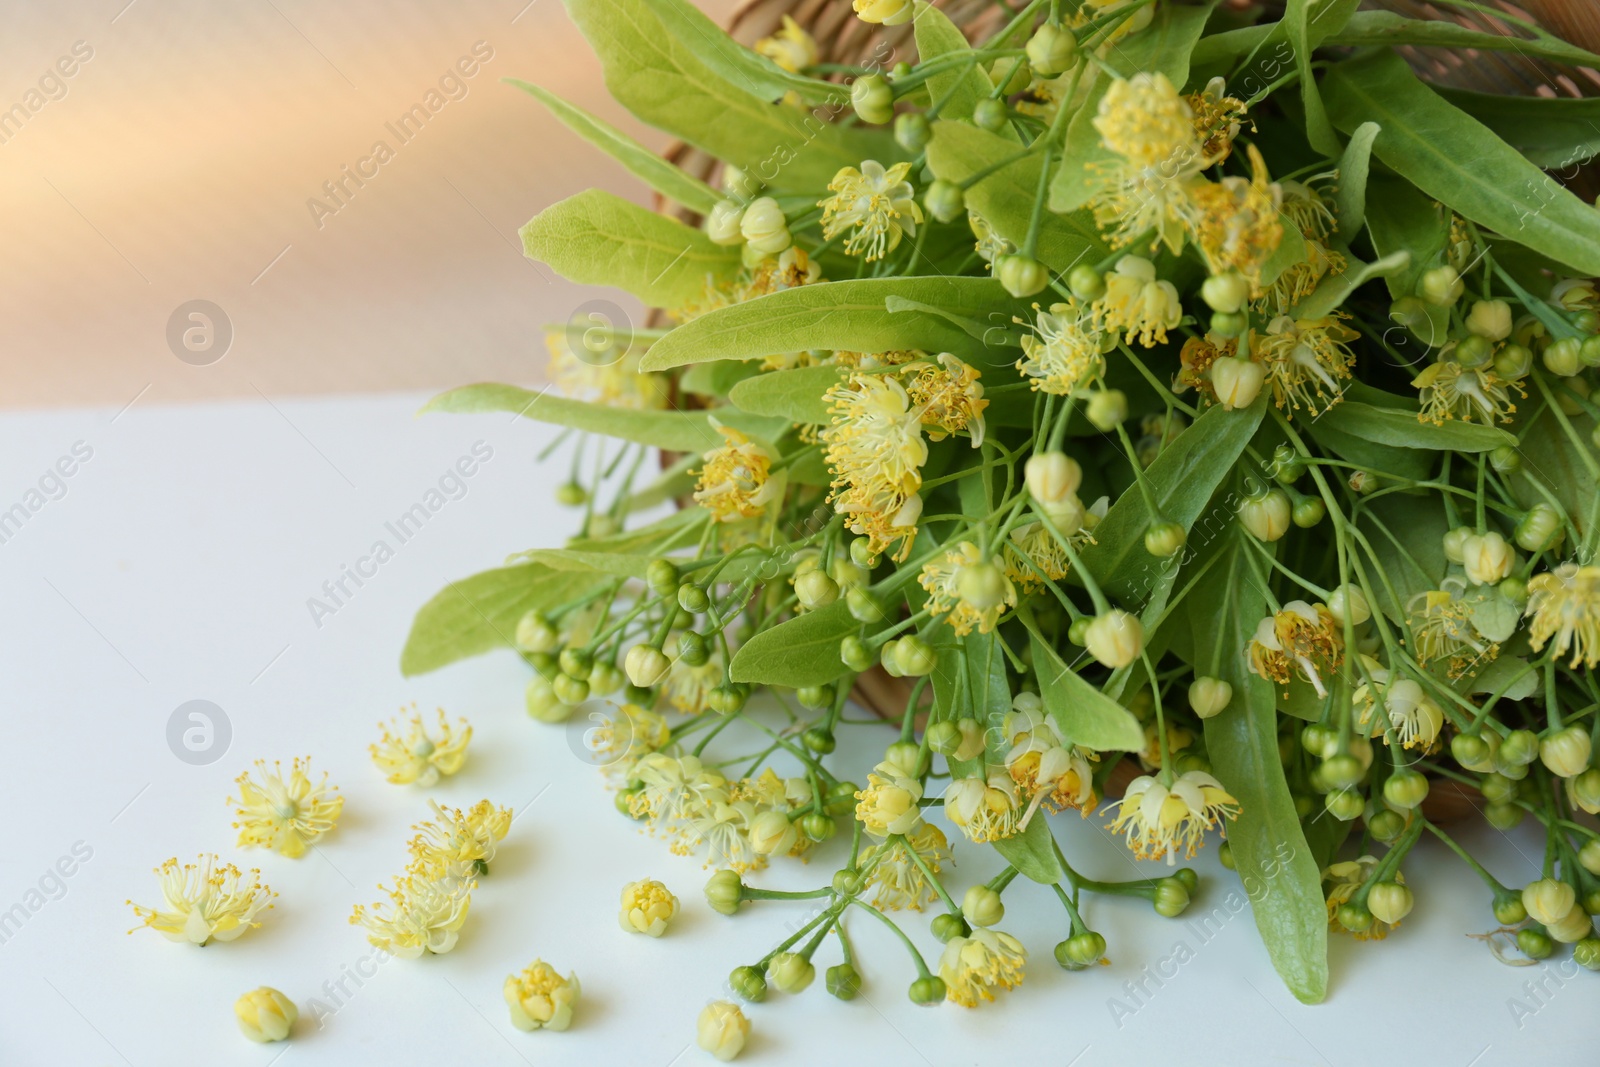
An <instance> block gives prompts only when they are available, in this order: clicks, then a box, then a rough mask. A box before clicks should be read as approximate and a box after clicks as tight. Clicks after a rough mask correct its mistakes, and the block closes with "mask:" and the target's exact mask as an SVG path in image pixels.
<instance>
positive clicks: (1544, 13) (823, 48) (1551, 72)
mask: <svg viewBox="0 0 1600 1067" xmlns="http://www.w3.org/2000/svg"><path fill="white" fill-rule="evenodd" d="M1227 2H1228V3H1229V4H1230V5H1232V6H1235V7H1239V8H1248V7H1250V6H1252V0H1227ZM1487 2H1488V3H1491V4H1493V5H1494V6H1496V7H1499V8H1500V9H1502V10H1503V11H1505V12H1507V13H1508V14H1509V15H1510V16H1512V17H1513V18H1520V19H1523V20H1527V21H1531V22H1535V23H1537V24H1538V25H1540V26H1542V27H1544V28H1546V29H1547V30H1549V31H1550V32H1552V33H1555V34H1557V35H1559V36H1561V37H1563V38H1564V39H1566V40H1568V41H1570V42H1572V43H1573V44H1576V45H1578V46H1579V47H1580V48H1585V49H1587V50H1589V51H1596V52H1600V0H1525V3H1524V4H1522V5H1520V6H1519V5H1516V4H1511V3H1509V2H1507V0H1487ZM937 6H938V8H939V9H940V10H941V11H943V12H944V13H945V14H946V15H948V16H949V17H950V19H951V21H953V22H954V23H955V24H956V25H958V26H960V27H961V28H962V29H963V30H964V31H965V32H966V33H967V35H968V36H969V37H976V36H980V35H982V34H983V33H985V32H987V31H990V30H992V29H994V28H996V27H998V25H1000V23H1001V20H1002V18H1003V17H1006V16H1005V12H1004V11H1003V10H1002V9H1001V8H1000V7H999V6H998V5H997V4H995V3H994V2H993V0H938V3H937ZM1279 6H1281V5H1279ZM1368 6H1370V7H1375V8H1385V9H1388V10H1391V11H1394V12H1396V13H1398V14H1402V15H1406V16H1407V17H1410V18H1418V19H1447V20H1451V21H1454V22H1457V23H1459V24H1460V25H1463V26H1468V27H1470V28H1472V29H1475V30H1480V31H1482V32H1485V33H1494V34H1498V35H1501V36H1507V37H1516V36H1520V35H1521V34H1520V33H1519V30H1518V28H1517V27H1516V26H1515V25H1514V23H1512V22H1509V21H1506V20H1504V19H1501V18H1497V17H1495V16H1492V15H1489V14H1486V13H1481V12H1473V11H1466V10H1461V9H1458V8H1453V7H1442V6H1440V5H1437V4H1433V3H1428V2H1426V0H1381V2H1371V3H1369V5H1368ZM785 15H788V16H790V17H791V18H793V19H794V20H795V21H796V22H797V23H799V24H800V25H801V26H802V27H803V28H805V29H806V30H807V31H808V32H809V33H810V34H811V35H812V36H813V37H814V38H815V39H816V42H817V50H818V58H819V61H820V62H822V63H837V64H854V63H859V62H861V61H862V60H864V59H865V58H867V57H869V56H871V55H874V54H878V55H881V54H882V52H881V51H880V50H879V49H880V42H882V43H884V44H887V45H888V46H889V47H890V48H892V49H893V50H894V51H893V54H895V55H905V54H907V53H908V52H914V51H915V45H914V44H913V43H912V41H911V30H912V27H911V26H910V25H904V26H873V25H869V24H867V23H864V22H862V21H861V20H860V19H857V18H856V17H855V14H854V11H853V10H852V8H851V6H850V3H849V0H746V2H745V3H743V4H741V5H740V7H739V8H738V9H737V10H736V11H735V12H734V14H733V16H732V18H731V19H730V21H729V26H728V32H729V33H730V34H731V35H732V36H733V38H734V39H735V40H737V41H739V42H740V43H742V44H745V45H750V44H753V43H754V42H755V41H757V40H759V39H760V38H762V37H767V36H770V35H771V34H773V33H775V32H777V31H778V29H779V28H780V27H781V26H782V24H783V16H785ZM1401 52H1402V54H1403V55H1404V56H1405V57H1406V59H1407V61H1408V62H1410V63H1411V65H1412V66H1413V67H1414V68H1415V69H1416V70H1417V72H1418V73H1419V74H1421V75H1422V76H1423V77H1425V78H1427V79H1428V80H1430V81H1433V82H1437V83H1439V84H1443V85H1450V86H1453V87H1456V88H1462V89H1473V90H1477V91H1480V92H1492V93H1501V94H1506V95H1520V96H1548V97H1557V96H1565V97H1579V96H1594V95H1600V72H1597V71H1595V70H1593V69H1590V68H1577V67H1567V66H1563V65H1561V64H1556V63H1549V62H1544V61H1540V60H1534V59H1531V58H1529V57H1527V56H1525V55H1523V54H1521V53H1519V52H1515V51H1508V52H1460V51H1453V50H1449V49H1438V48H1405V49H1402V50H1401ZM666 156H667V158H668V159H670V160H672V162H674V163H675V164H677V165H678V166H679V167H680V168H682V169H684V170H686V171H688V172H689V173H691V174H694V175H696V176H698V177H700V178H702V179H704V180H706V181H709V182H714V181H715V179H716V178H717V177H718V173H717V172H718V170H719V168H720V163H719V162H718V161H717V160H716V159H715V158H714V157H712V156H710V155H708V154H707V153H705V152H703V151H701V150H700V149H698V148H695V147H694V146H692V145H688V144H684V143H683V142H681V141H680V142H674V143H673V144H672V145H671V146H669V147H668V149H667V151H666ZM1563 178H1564V180H1566V181H1567V182H1568V184H1571V185H1574V186H1575V187H1577V191H1578V192H1580V194H1581V193H1583V192H1584V191H1585V190H1587V191H1588V194H1589V196H1590V197H1591V198H1592V196H1593V194H1594V191H1595V189H1596V187H1600V181H1597V180H1596V172H1595V170H1594V169H1593V168H1592V167H1584V168H1580V170H1579V171H1578V172H1577V173H1576V174H1570V173H1569V174H1568V175H1565V176H1563ZM656 208H657V210H659V211H662V212H667V213H671V214H675V215H677V216H679V217H682V218H683V219H684V220H685V221H688V222H690V223H691V224H693V223H697V222H698V221H699V220H698V217H696V216H694V215H693V214H691V213H689V212H688V211H687V210H686V209H683V208H681V207H677V206H675V205H672V204H670V203H668V202H667V201H665V200H664V199H663V198H661V197H657V199H656ZM910 697H911V686H910V683H909V682H907V680H906V679H903V678H893V677H890V676H889V675H888V674H887V673H885V672H884V671H883V669H882V668H881V667H874V668H872V669H871V670H869V671H867V672H865V673H863V674H861V675H860V676H858V678H857V679H856V683H855V687H854V689H853V690H852V691H851V698H852V699H854V700H855V701H856V702H857V703H858V704H860V705H862V706H863V707H865V708H867V709H868V710H870V711H872V712H873V713H875V714H877V715H880V716H883V717H885V718H898V717H899V716H900V715H902V714H903V713H904V710H905V706H906V702H907V701H908V700H909V699H910ZM1139 773H1141V772H1140V769H1139V767H1138V765H1137V764H1136V763H1135V762H1134V761H1132V760H1123V761H1121V762H1120V763H1119V764H1118V765H1117V767H1115V768H1114V769H1113V771H1112V773H1111V775H1110V778H1109V780H1108V781H1107V783H1106V786H1107V793H1108V794H1109V795H1111V796H1120V795H1122V792H1123V790H1124V789H1125V788H1126V786H1127V784H1128V782H1129V781H1131V780H1132V779H1133V778H1134V777H1135V776H1136V775H1138V774H1139ZM1481 810H1482V803H1481V798H1480V795H1479V794H1478V792H1477V791H1476V790H1474V789H1470V788H1468V787H1465V786H1462V785H1461V784H1459V783H1457V782H1454V781H1450V780H1448V779H1437V780H1435V781H1434V782H1433V787H1432V789H1431V790H1430V792H1429V794H1428V798H1427V800H1426V801H1425V802H1424V804H1423V811H1424V813H1425V814H1426V815H1427V816H1428V818H1430V819H1432V820H1434V821H1435V822H1452V821H1456V820H1459V819H1462V818H1465V817H1467V816H1469V815H1472V814H1473V813H1475V812H1480V811H1481Z"/></svg>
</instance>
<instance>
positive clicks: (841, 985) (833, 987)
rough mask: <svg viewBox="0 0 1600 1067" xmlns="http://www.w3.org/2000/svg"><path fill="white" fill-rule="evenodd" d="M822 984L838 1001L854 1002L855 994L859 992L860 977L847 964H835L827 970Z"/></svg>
mask: <svg viewBox="0 0 1600 1067" xmlns="http://www.w3.org/2000/svg"><path fill="white" fill-rule="evenodd" d="M823 984H824V985H825V986H826V987H827V990H828V992H829V993H831V994H832V995H834V996H836V997H838V998H839V999H840V1000H854V999H855V997H856V994H857V993H859V992H861V975H859V974H857V973H856V969H855V968H854V967H852V966H850V965H849V964H848V963H837V964H834V965H833V966H832V967H829V968H828V970H827V972H826V973H825V976H824V978H823Z"/></svg>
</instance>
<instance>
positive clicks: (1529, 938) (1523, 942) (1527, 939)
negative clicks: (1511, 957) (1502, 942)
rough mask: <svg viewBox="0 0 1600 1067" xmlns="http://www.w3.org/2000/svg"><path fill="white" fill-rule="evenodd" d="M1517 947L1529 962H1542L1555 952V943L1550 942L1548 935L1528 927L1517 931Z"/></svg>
mask: <svg viewBox="0 0 1600 1067" xmlns="http://www.w3.org/2000/svg"><path fill="white" fill-rule="evenodd" d="M1517 947H1518V948H1520V949H1521V950H1522V954H1523V955H1524V956H1526V957H1528V958H1529V959H1530V960H1544V959H1549V958H1550V955H1551V953H1553V952H1555V950H1556V943H1555V942H1554V941H1552V940H1550V935H1548V934H1546V933H1543V932H1541V931H1539V930H1535V929H1533V928H1532V927H1528V928H1527V929H1524V930H1518V931H1517Z"/></svg>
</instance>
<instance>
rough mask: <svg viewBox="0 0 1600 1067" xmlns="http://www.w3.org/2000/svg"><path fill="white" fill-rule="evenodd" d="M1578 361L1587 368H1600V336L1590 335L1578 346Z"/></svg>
mask: <svg viewBox="0 0 1600 1067" xmlns="http://www.w3.org/2000/svg"><path fill="white" fill-rule="evenodd" d="M1578 359H1579V360H1581V361H1582V363H1583V365H1584V366H1585V367H1589V368H1591V369H1592V368H1594V367H1600V334H1590V335H1589V336H1588V337H1585V338H1584V339H1583V343H1582V344H1581V345H1579V346H1578Z"/></svg>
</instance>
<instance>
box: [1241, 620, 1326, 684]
mask: <svg viewBox="0 0 1600 1067" xmlns="http://www.w3.org/2000/svg"><path fill="white" fill-rule="evenodd" d="M1343 644H1344V642H1343V641H1342V640H1341V638H1340V636H1339V630H1338V628H1337V627H1336V626H1335V625H1334V621H1333V616H1332V615H1331V614H1329V613H1328V607H1327V605H1326V604H1318V605H1316V606H1315V607H1312V606H1311V605H1310V604H1307V603H1306V602H1305V601H1304V600H1291V601H1289V603H1287V604H1285V605H1284V606H1283V610H1282V611H1279V612H1277V613H1276V614H1274V615H1270V616H1268V617H1267V618H1265V619H1262V620H1261V621H1260V623H1258V624H1257V625H1256V633H1255V637H1253V638H1252V639H1251V641H1250V669H1251V670H1252V671H1254V672H1255V673H1257V674H1259V675H1260V676H1261V677H1263V678H1265V679H1267V680H1268V681H1272V682H1277V683H1278V684H1279V685H1281V686H1283V687H1284V689H1285V691H1287V690H1288V688H1289V682H1290V680H1291V679H1292V678H1294V677H1295V676H1296V675H1298V676H1299V677H1301V678H1304V679H1305V680H1306V681H1308V682H1310V683H1311V687H1312V688H1313V689H1315V690H1316V691H1317V695H1318V696H1319V697H1326V696H1327V695H1328V688H1327V686H1326V685H1324V684H1323V676H1324V675H1327V674H1331V673H1332V672H1333V670H1334V668H1336V667H1338V666H1339V664H1340V663H1342V662H1344V654H1343Z"/></svg>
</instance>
